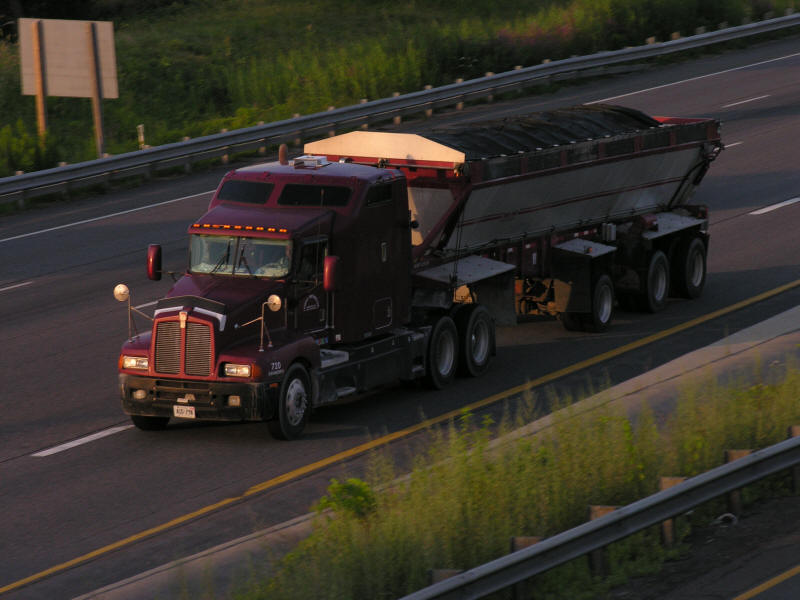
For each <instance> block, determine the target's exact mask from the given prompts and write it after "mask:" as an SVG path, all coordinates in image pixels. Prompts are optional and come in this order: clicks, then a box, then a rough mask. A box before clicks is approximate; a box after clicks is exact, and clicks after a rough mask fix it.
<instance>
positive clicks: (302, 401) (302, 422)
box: [267, 363, 311, 440]
mask: <svg viewBox="0 0 800 600" xmlns="http://www.w3.org/2000/svg"><path fill="white" fill-rule="evenodd" d="M310 410H311V379H310V378H309V376H308V371H307V370H306V368H305V367H304V366H303V365H302V364H301V363H294V364H293V365H292V366H291V367H289V369H288V370H287V371H286V375H285V376H284V378H283V382H281V390H280V394H279V396H278V406H277V408H276V414H275V415H274V418H273V419H272V420H271V421H269V422H268V423H267V425H268V427H269V432H270V433H271V434H272V437H274V438H275V439H278V440H294V439H297V438H299V437H300V435H301V434H302V433H303V429H305V427H306V422H307V421H308V413H309V412H310Z"/></svg>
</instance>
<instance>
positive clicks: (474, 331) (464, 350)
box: [455, 304, 494, 377]
mask: <svg viewBox="0 0 800 600" xmlns="http://www.w3.org/2000/svg"><path fill="white" fill-rule="evenodd" d="M455 324H456V328H457V329H458V347H459V350H460V354H459V358H458V371H459V373H460V374H461V375H467V376H470V377H478V376H479V375H482V374H483V373H484V372H485V371H486V369H488V368H489V360H490V359H491V356H492V354H493V351H494V321H493V320H492V317H491V315H490V314H489V311H488V310H487V309H486V307H485V306H483V305H482V304H469V305H467V306H465V307H464V308H462V309H461V310H460V311H459V312H458V313H457V314H456V316H455Z"/></svg>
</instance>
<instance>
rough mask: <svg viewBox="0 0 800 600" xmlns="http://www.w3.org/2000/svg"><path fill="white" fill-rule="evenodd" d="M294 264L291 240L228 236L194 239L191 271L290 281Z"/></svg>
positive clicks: (190, 253)
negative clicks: (288, 276) (292, 263)
mask: <svg viewBox="0 0 800 600" xmlns="http://www.w3.org/2000/svg"><path fill="white" fill-rule="evenodd" d="M291 262H292V246H291V243H290V242H289V241H288V240H269V239H262V238H250V237H239V236H224V235H192V236H191V243H190V247H189V271H191V272H192V273H216V274H221V275H243V276H246V277H273V278H281V277H286V275H288V273H289V266H290V265H291Z"/></svg>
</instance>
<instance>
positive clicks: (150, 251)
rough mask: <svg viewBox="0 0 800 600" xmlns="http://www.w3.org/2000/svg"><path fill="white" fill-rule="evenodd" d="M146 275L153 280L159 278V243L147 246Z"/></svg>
mask: <svg viewBox="0 0 800 600" xmlns="http://www.w3.org/2000/svg"><path fill="white" fill-rule="evenodd" d="M147 277H148V278H149V279H152V280H153V281H159V280H160V279H161V245H160V244H150V245H149V246H148V247H147Z"/></svg>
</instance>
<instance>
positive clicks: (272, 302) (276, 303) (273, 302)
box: [267, 294, 281, 312]
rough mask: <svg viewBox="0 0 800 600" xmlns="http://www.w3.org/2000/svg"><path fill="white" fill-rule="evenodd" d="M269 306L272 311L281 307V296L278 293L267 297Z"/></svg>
mask: <svg viewBox="0 0 800 600" xmlns="http://www.w3.org/2000/svg"><path fill="white" fill-rule="evenodd" d="M267 306H269V309H270V310H271V311H272V312H275V311H278V310H280V309H281V297H280V296H278V295H277V294H271V295H270V297H269V298H267Z"/></svg>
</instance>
